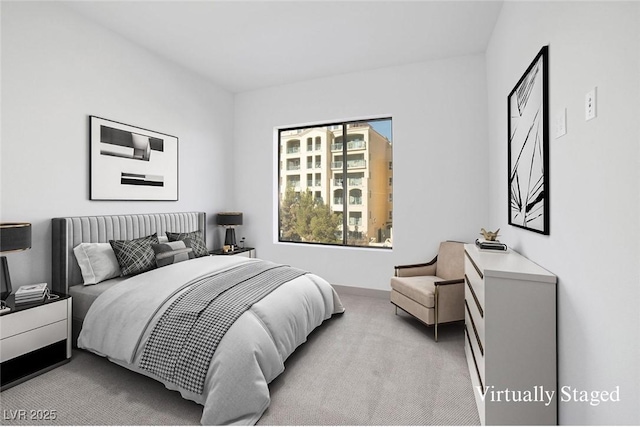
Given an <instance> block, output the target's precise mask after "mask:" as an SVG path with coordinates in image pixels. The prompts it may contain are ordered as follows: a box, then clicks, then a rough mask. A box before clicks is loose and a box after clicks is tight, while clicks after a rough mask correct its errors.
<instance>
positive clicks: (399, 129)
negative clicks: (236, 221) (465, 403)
mask: <svg viewBox="0 0 640 427" xmlns="http://www.w3.org/2000/svg"><path fill="white" fill-rule="evenodd" d="M283 66H286V64H283ZM485 82H486V80H485V63H484V58H483V56H482V55H477V56H468V57H462V58H455V59H448V60H442V61H433V62H427V63H419V64H413V65H408V66H402V67H393V68H385V69H380V70H373V71H368V72H361V73H354V74H348V75H342V76H337V77H332V78H326V79H320V80H314V81H308V82H303V83H298V84H291V85H286V86H280V87H274V88H270V89H265V90H258V91H253V92H246V93H242V94H239V95H238V96H236V116H235V132H234V134H235V150H236V156H235V160H236V162H235V173H234V177H235V197H236V201H237V203H236V208H237V209H239V210H242V211H243V212H244V214H245V221H244V222H245V225H244V226H243V227H242V228H241V229H239V231H238V233H239V236H238V237H240V236H246V238H247V243H248V244H249V245H250V246H255V247H256V248H257V252H258V256H259V257H260V258H265V259H271V260H274V261H279V262H284V263H290V264H292V265H296V266H299V267H301V268H306V269H308V270H310V271H312V272H315V273H318V274H320V275H321V276H323V277H325V278H326V279H327V280H328V281H329V282H331V283H333V284H340V285H349V286H354V287H362V288H371V289H383V290H388V289H389V278H390V277H391V276H392V275H393V266H394V265H397V264H407V263H416V262H421V261H427V260H429V259H431V258H432V257H433V256H434V255H435V253H436V251H437V247H438V243H439V242H440V241H441V240H446V239H454V240H466V241H470V240H473V239H475V237H476V235H477V234H478V230H480V228H481V227H485V228H486V227H491V226H490V225H489V224H488V223H487V218H488V208H487V203H486V197H487V195H488V186H487V173H486V163H487V158H488V156H487V154H486V147H487V127H486V126H487V125H486V123H487V114H486V87H485V84H486V83H485ZM380 116H391V117H392V118H393V144H394V148H393V156H394V158H393V165H394V177H393V183H394V186H393V201H394V208H393V225H394V228H393V235H394V247H393V250H392V251H389V250H380V249H377V250H375V249H356V248H336V247H319V246H311V245H300V244H283V243H274V240H275V239H276V238H275V236H274V234H275V233H274V224H275V221H277V211H276V208H275V207H274V206H275V205H276V203H277V200H276V198H275V195H276V193H277V186H276V176H277V165H276V161H277V160H276V157H277V154H276V153H277V141H276V140H275V138H274V128H276V127H282V126H292V125H299V124H309V123H322V122H331V121H336V120H342V119H354V118H369V117H380Z"/></svg>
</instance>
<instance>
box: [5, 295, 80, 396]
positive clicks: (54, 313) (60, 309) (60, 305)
mask: <svg viewBox="0 0 640 427" xmlns="http://www.w3.org/2000/svg"><path fill="white" fill-rule="evenodd" d="M52 295H58V298H57V299H51V300H49V299H48V300H45V301H43V302H39V303H34V304H18V305H16V304H15V301H14V295H11V296H9V298H7V301H6V303H7V305H8V306H9V307H11V311H9V312H6V313H2V314H1V315H0V362H1V363H0V382H1V387H0V390H5V389H7V388H9V387H12V386H14V385H16V384H19V383H21V382H23V381H26V380H28V379H30V378H33V377H35V376H37V375H39V374H41V373H43V372H46V371H48V370H50V369H53V368H55V367H58V366H60V365H62V364H64V363H67V362H68V361H69V359H70V358H71V297H70V296H69V295H65V294H60V293H53V292H52Z"/></svg>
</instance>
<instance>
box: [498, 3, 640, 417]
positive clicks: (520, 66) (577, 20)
mask: <svg viewBox="0 0 640 427" xmlns="http://www.w3.org/2000/svg"><path fill="white" fill-rule="evenodd" d="M639 29H640V4H638V3H632V2H629V3H622V2H602V3H601V2H505V4H504V6H503V9H502V12H501V15H500V17H499V19H498V22H497V25H496V27H495V29H494V32H493V36H492V38H491V42H490V44H489V48H488V50H487V54H486V62H487V82H488V84H487V88H488V101H489V154H490V158H491V161H492V165H491V168H489V171H490V174H489V176H490V181H489V183H490V198H489V202H490V203H489V209H490V219H491V220H490V222H491V223H492V224H495V225H496V226H500V227H501V229H502V232H501V234H502V239H501V240H503V241H504V242H506V243H507V244H510V245H511V246H513V247H514V248H516V249H517V250H519V251H520V252H522V253H523V254H524V255H526V256H528V257H529V258H531V259H532V260H533V261H535V262H537V263H539V264H540V265H542V266H543V267H545V268H547V269H549V270H550V271H552V272H554V273H555V274H556V275H557V276H558V345H559V348H558V357H559V367H558V372H559V384H560V386H570V387H573V388H577V389H579V390H588V391H589V392H591V391H601V390H609V391H611V390H614V389H615V387H616V386H620V399H621V401H620V402H617V403H612V402H609V403H601V404H600V405H598V406H591V405H590V404H589V403H585V402H583V403H579V402H578V403H576V402H566V403H561V404H560V410H559V416H560V419H559V420H560V423H562V424H608V425H618V424H640V405H638V403H639V402H640V371H639V369H638V361H639V360H640V348H639V342H640V329H639V324H640V314H639V313H640V311H639V310H638V307H639V306H640V276H639V271H638V265H639V261H640V252H639V249H638V248H639V246H638V241H639V240H640V229H639V226H640V207H639V204H638V203H639V197H638V196H639V194H640V185H639V182H640V175H639V172H638V171H639V167H638V166H639V160H640V152H639V146H640V131H639V128H638V123H639V120H638V119H639V118H640V30H639ZM587 30H591V31H587ZM546 44H548V45H549V55H550V57H549V58H550V59H549V76H550V85H549V92H550V117H551V118H553V117H554V116H555V115H556V114H557V113H558V112H559V111H560V109H561V108H565V107H566V108H567V130H568V132H567V134H566V135H565V136H563V137H561V138H559V139H555V138H554V137H553V134H552V135H551V137H550V140H549V142H550V144H549V148H550V149H549V153H550V176H549V179H550V197H551V200H550V209H551V212H550V214H551V215H550V220H551V224H550V231H551V234H550V235H549V236H542V235H538V234H536V233H532V232H528V231H525V230H521V229H517V228H515V227H509V226H508V225H507V201H506V197H507V183H506V173H505V172H506V162H507V151H506V150H507V143H506V129H507V120H506V118H507V111H506V105H507V102H506V99H507V95H508V94H509V92H510V91H511V89H512V88H513V86H514V85H515V83H516V82H517V81H518V79H519V78H520V76H521V75H522V73H523V72H524V70H525V69H526V68H527V66H528V65H529V63H530V62H531V61H532V60H533V58H534V56H535V55H536V54H537V53H538V51H539V50H540V48H541V47H542V46H543V45H546ZM596 86H597V100H598V117H597V118H596V119H594V120H591V121H588V122H586V121H585V119H584V99H585V94H586V93H587V91H589V90H590V89H592V88H593V87H596Z"/></svg>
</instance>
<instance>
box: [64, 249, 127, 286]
mask: <svg viewBox="0 0 640 427" xmlns="http://www.w3.org/2000/svg"><path fill="white" fill-rule="evenodd" d="M73 253H74V254H75V256H76V260H77V261H78V265H79V266H80V271H81V272H82V279H83V280H84V284H85V285H95V284H98V283H100V282H102V281H104V280H107V279H111V278H114V277H118V276H120V266H119V265H118V260H117V259H116V254H115V253H113V249H112V248H111V245H110V244H109V243H80V244H79V245H78V246H76V247H75V248H73Z"/></svg>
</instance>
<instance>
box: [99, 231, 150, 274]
mask: <svg viewBox="0 0 640 427" xmlns="http://www.w3.org/2000/svg"><path fill="white" fill-rule="evenodd" d="M109 244H110V245H111V247H112V248H113V252H114V253H115V254H116V259H117V260H118V264H119V265H120V271H121V274H122V276H131V275H134V274H140V273H144V272H145V271H149V270H153V269H154V268H156V254H155V252H153V248H152V247H151V245H153V244H156V245H157V244H158V236H157V235H156V234H155V233H153V234H152V235H151V236H146V237H141V238H139V239H134V240H109Z"/></svg>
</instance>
